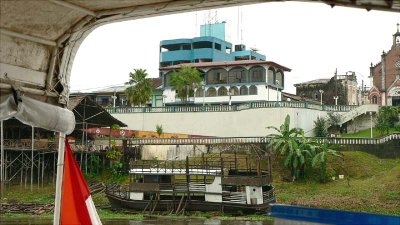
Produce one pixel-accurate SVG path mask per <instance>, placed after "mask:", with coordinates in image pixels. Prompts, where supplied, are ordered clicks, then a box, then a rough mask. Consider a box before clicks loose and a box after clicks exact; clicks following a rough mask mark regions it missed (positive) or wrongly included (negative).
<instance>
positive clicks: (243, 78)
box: [228, 67, 248, 84]
mask: <svg viewBox="0 0 400 225" xmlns="http://www.w3.org/2000/svg"><path fill="white" fill-rule="evenodd" d="M228 82H229V83H230V84H233V83H247V82H248V76H247V70H246V68H244V67H235V68H233V69H231V70H230V71H229V73H228Z"/></svg>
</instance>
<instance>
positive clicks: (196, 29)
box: [194, 11, 199, 37]
mask: <svg viewBox="0 0 400 225" xmlns="http://www.w3.org/2000/svg"><path fill="white" fill-rule="evenodd" d="M195 17H196V18H195V25H194V26H195V29H194V36H195V37H198V36H199V35H198V33H197V32H198V29H199V28H198V27H197V26H198V25H197V11H196V13H195Z"/></svg>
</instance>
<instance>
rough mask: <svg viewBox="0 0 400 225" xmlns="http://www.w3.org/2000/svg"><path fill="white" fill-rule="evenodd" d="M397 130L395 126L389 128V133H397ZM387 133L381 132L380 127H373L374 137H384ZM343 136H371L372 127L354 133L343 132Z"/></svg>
mask: <svg viewBox="0 0 400 225" xmlns="http://www.w3.org/2000/svg"><path fill="white" fill-rule="evenodd" d="M396 132H398V131H396V130H395V129H394V128H391V129H390V130H389V134H392V133H396ZM386 135H387V134H381V133H380V132H379V131H378V129H376V128H372V137H373V138H380V137H383V136H386ZM341 137H344V138H370V137H371V129H365V130H360V131H359V132H357V133H354V134H342V136H341Z"/></svg>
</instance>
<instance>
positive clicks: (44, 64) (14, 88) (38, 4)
mask: <svg viewBox="0 0 400 225" xmlns="http://www.w3.org/2000/svg"><path fill="white" fill-rule="evenodd" d="M277 1H280V0H230V1H227V0H212V1H204V0H91V1H87V0H65V1H61V0H31V1H6V0H1V1H0V9H1V12H0V34H1V36H0V37H1V38H0V88H1V89H0V94H1V98H0V106H1V108H0V120H5V119H7V118H10V117H16V118H17V119H19V120H21V121H22V122H24V123H26V124H29V125H32V126H37V127H42V128H46V129H48V130H54V131H59V132H62V133H66V134H68V133H71V132H72V130H73V128H74V117H73V114H72V112H70V111H69V110H67V109H65V108H66V104H67V102H68V96H69V91H70V85H69V80H70V72H71V67H72V63H73V61H74V56H75V54H76V52H77V50H78V48H79V45H80V44H81V42H82V41H83V40H84V39H85V37H86V36H87V35H88V34H89V33H90V32H92V31H93V30H94V29H96V28H97V27H99V26H101V25H104V24H107V23H112V22H117V21H123V20H132V19H137V18H143V17H150V16H158V15H166V14H173V13H179V12H186V11H194V10H201V9H208V8H217V7H224V6H234V5H243V4H252V3H263V2H277ZM294 1H300V0H294ZM302 2H307V0H302ZM308 2H321V3H326V4H329V5H331V6H335V5H343V6H350V7H357V8H364V9H367V10H370V9H377V10H387V11H392V12H399V11H400V2H399V1H397V0H385V1H371V0H317V1H315V0H308Z"/></svg>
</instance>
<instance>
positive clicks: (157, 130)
mask: <svg viewBox="0 0 400 225" xmlns="http://www.w3.org/2000/svg"><path fill="white" fill-rule="evenodd" d="M156 132H157V134H158V137H161V135H162V134H163V133H164V129H163V127H162V125H158V124H157V125H156Z"/></svg>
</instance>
